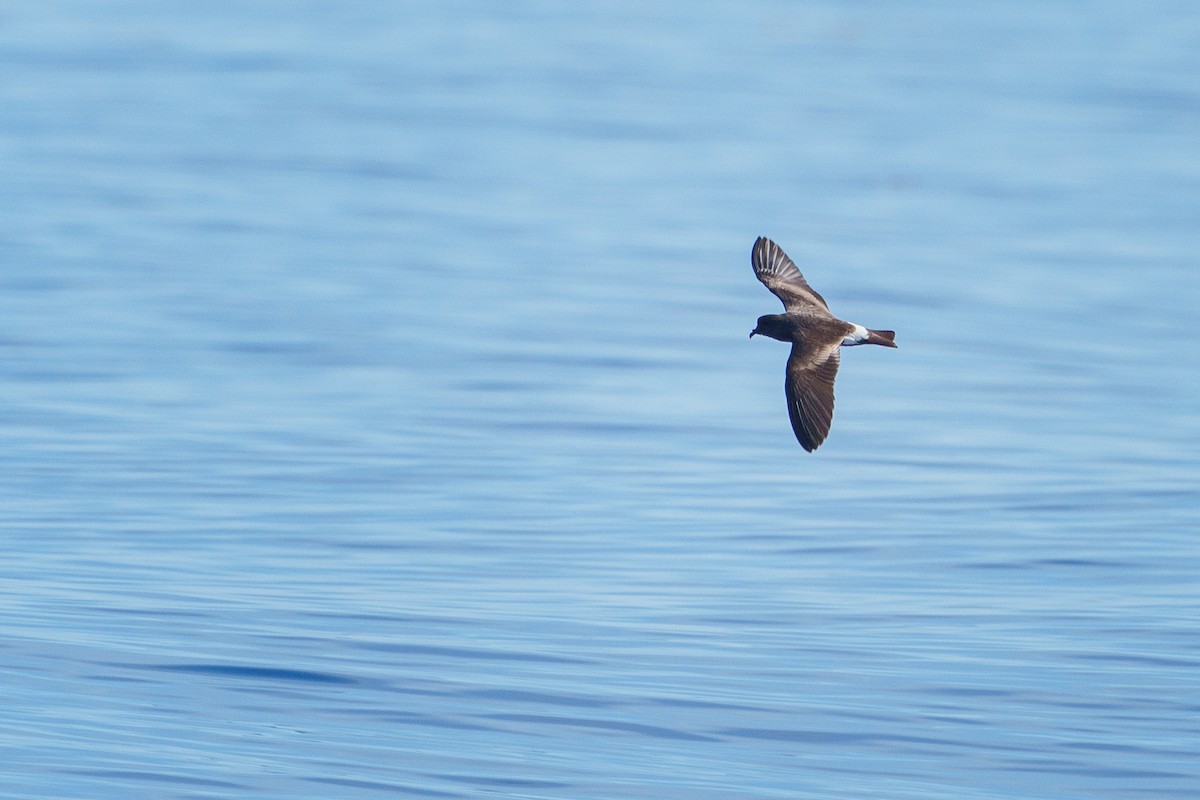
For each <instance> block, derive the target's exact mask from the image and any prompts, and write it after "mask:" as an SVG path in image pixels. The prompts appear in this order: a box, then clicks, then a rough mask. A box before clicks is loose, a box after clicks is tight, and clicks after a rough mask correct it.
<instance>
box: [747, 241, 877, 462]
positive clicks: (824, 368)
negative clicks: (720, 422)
mask: <svg viewBox="0 0 1200 800" xmlns="http://www.w3.org/2000/svg"><path fill="white" fill-rule="evenodd" d="M750 263H751V264H753V265H754V274H755V275H756V276H758V279H759V280H760V281H762V283H763V285H764V286H766V287H767V288H768V289H770V290H771V294H773V295H775V296H776V297H778V298H779V299H780V300H782V301H783V309H784V313H783V314H767V315H765V316H761V317H759V318H758V324H757V325H756V326H755V327H754V330H752V331H750V336H751V338H753V337H754V334H756V333H757V334H761V335H762V336H770V337H771V338H772V339H778V340H779V341H781V342H790V343H791V345H792V354H791V355H790V356H788V362H787V380H786V381H785V382H784V392H785V393H786V394H787V404H788V417H789V418H790V419H791V421H792V430H793V431H794V432H795V434H796V440H797V441H798V442H800V446H801V447H803V448H804V449H805V450H807V451H808V452H810V453H811V452H812V451H813V450H816V449H817V448H818V447H820V446H821V442H823V441H825V437H826V436H828V435H829V426H830V424H831V423H832V422H833V380H834V378H836V377H837V371H838V363H839V361H840V360H841V348H843V347H851V346H853V345H858V344H879V345H883V346H884V347H895V346H896V332H895V331H873V330H870V329H869V328H864V327H863V326H862V325H855V324H854V323H853V322H845V321H843V320H840V319H838V318H837V317H835V316H834V315H833V314H831V313H830V312H829V306H828V305H827V304H826V303H825V298H824V297H821V295H819V294H817V292H816V290H814V289H813V288H812V287H811V286H809V285H808V281H806V280H804V276H803V275H801V274H800V270H799V269H798V268H797V267H796V265H795V263H793V262H792V260H791V259H790V258H788V255H787V253H785V252H783V249H782V248H780V246H779V245H777V244H775V243H774V242H772V241H771V240H770V239H767V238H765V237H762V236H760V237H758V239H756V240H755V241H754V249H753V250H752V251H751V252H750Z"/></svg>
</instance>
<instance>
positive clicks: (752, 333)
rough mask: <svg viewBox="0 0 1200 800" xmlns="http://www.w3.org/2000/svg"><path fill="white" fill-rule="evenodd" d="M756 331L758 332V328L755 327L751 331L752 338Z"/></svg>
mask: <svg viewBox="0 0 1200 800" xmlns="http://www.w3.org/2000/svg"><path fill="white" fill-rule="evenodd" d="M756 333H758V328H755V329H754V330H752V331H750V338H751V339H753V338H754V334H756Z"/></svg>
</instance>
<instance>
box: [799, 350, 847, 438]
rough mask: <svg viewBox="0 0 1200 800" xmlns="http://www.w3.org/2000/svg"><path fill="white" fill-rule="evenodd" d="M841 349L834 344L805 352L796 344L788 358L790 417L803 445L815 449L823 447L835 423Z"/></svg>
mask: <svg viewBox="0 0 1200 800" xmlns="http://www.w3.org/2000/svg"><path fill="white" fill-rule="evenodd" d="M840 362H841V352H840V350H839V349H838V345H836V344H834V345H832V346H829V347H825V348H822V349H821V350H818V351H816V352H807V353H806V352H805V351H804V348H803V347H801V346H800V345H798V344H794V345H792V354H791V356H789V357H788V363H787V382H786V384H785V391H786V394H787V404H788V417H789V418H790V419H791V421H792V430H793V431H794V432H795V434H796V440H797V441H799V442H800V446H801V447H803V448H804V449H805V450H807V451H808V452H810V453H811V452H812V451H813V450H816V449H817V448H818V447H820V446H821V442H823V441H825V437H826V436H828V435H829V426H830V425H831V424H833V381H834V379H835V378H836V377H837V371H838V365H839V363H840Z"/></svg>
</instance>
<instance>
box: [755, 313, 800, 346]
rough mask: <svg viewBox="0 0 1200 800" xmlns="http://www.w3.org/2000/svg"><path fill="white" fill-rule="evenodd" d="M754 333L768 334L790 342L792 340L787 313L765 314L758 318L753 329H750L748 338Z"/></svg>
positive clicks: (790, 324) (773, 337)
mask: <svg viewBox="0 0 1200 800" xmlns="http://www.w3.org/2000/svg"><path fill="white" fill-rule="evenodd" d="M755 334H758V335H759V336H770V337H771V338H772V339H778V340H779V341H781V342H790V341H791V340H792V321H791V320H790V319H788V317H787V314H766V315H764V316H761V317H759V318H758V323H757V324H756V325H755V326H754V330H752V331H750V338H752V339H753V338H754V335H755Z"/></svg>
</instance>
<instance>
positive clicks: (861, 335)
mask: <svg viewBox="0 0 1200 800" xmlns="http://www.w3.org/2000/svg"><path fill="white" fill-rule="evenodd" d="M851 324H852V325H853V324H854V323H851ZM867 336H868V334H867V329H866V328H864V327H863V326H862V325H854V330H853V331H851V332H850V333H848V334H846V338H844V339H842V346H843V347H850V346H852V345H856V344H862V343H863V342H865V341H866V340H867Z"/></svg>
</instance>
